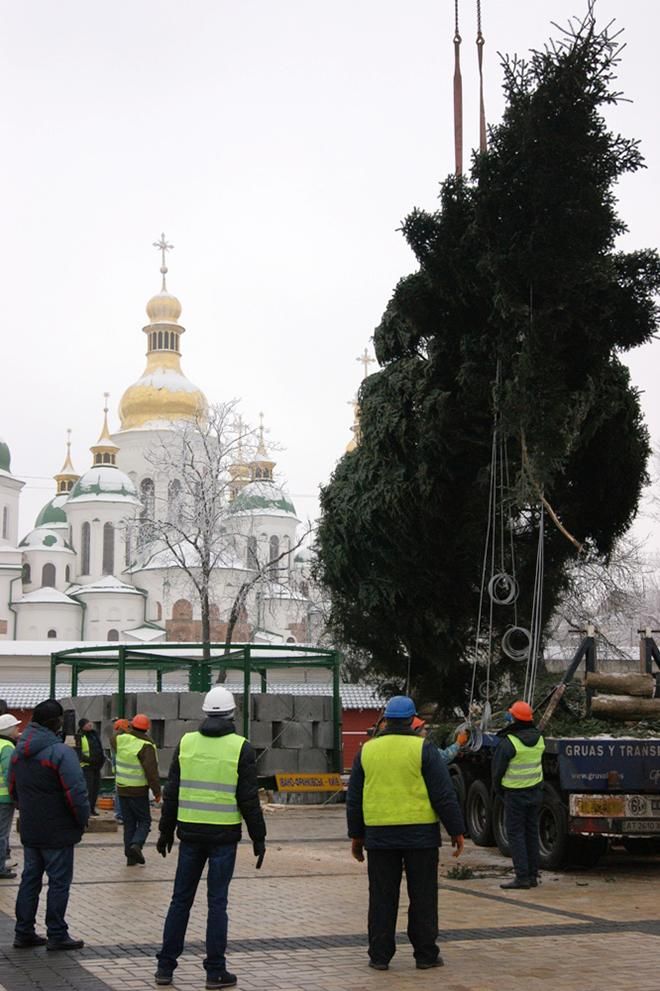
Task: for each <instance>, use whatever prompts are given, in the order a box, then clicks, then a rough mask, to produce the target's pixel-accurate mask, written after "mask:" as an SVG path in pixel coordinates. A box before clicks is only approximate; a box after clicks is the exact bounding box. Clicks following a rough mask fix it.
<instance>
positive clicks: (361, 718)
mask: <svg viewBox="0 0 660 991" xmlns="http://www.w3.org/2000/svg"><path fill="white" fill-rule="evenodd" d="M380 715H382V709H344V710H343V711H342V731H341V738H342V746H343V748H344V754H343V756H344V770H345V771H350V769H351V767H352V766H353V758H354V757H355V755H356V753H357V752H358V750H359V749H360V747H361V746H362V744H363V743H364V742H365V740H368V739H369V737H368V736H367V730H369V729H371V727H372V726H374V724H375V722H376V720H377V719H378V718H379V716H380Z"/></svg>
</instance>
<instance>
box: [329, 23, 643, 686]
mask: <svg viewBox="0 0 660 991" xmlns="http://www.w3.org/2000/svg"><path fill="white" fill-rule="evenodd" d="M618 52H619V49H618V44H617V41H616V39H615V38H614V39H613V38H611V37H610V36H609V35H608V32H607V31H604V32H599V31H598V30H596V28H595V26H594V22H593V19H592V17H591V16H590V17H588V18H587V19H586V20H585V21H584V22H583V23H582V24H580V25H578V26H577V27H576V29H575V30H571V31H570V32H568V33H567V34H566V36H565V37H564V39H563V41H561V42H559V43H556V44H552V45H550V46H549V47H548V48H547V49H546V50H544V51H541V52H534V53H532V55H531V57H530V59H529V61H528V62H521V61H518V60H505V62H504V89H505V95H506V111H505V114H504V118H503V122H502V123H501V124H500V125H499V126H498V127H495V128H494V129H493V130H492V132H491V135H490V147H489V150H488V151H487V152H486V153H485V154H482V155H479V156H477V157H476V158H475V161H474V164H473V168H472V173H471V176H470V178H469V179H460V178H456V177H453V176H452V177H450V178H449V179H447V181H446V182H445V183H444V184H443V186H442V190H441V196H440V209H439V210H438V211H437V212H436V213H433V214H429V213H426V212H423V211H420V210H414V211H413V213H412V214H411V215H410V216H409V217H408V218H407V220H406V221H405V222H404V225H403V231H404V234H405V237H406V239H407V241H408V243H409V245H410V246H411V248H412V250H413V251H414V253H415V256H416V258H417V260H418V263H419V268H418V270H417V271H416V272H415V273H414V274H413V275H410V276H408V277H406V278H404V279H402V280H401V282H400V283H399V284H398V286H397V287H396V290H395V292H394V295H393V297H392V299H391V301H390V303H389V304H388V306H387V309H386V311H385V314H384V316H383V319H382V322H381V324H380V326H379V327H378V328H377V330H376V332H375V338H374V340H375V347H376V355H377V358H378V361H379V364H380V371H378V372H377V373H375V374H373V375H371V376H370V377H369V378H368V379H367V380H366V381H365V382H364V384H363V386H362V391H361V395H360V407H361V434H362V436H361V442H360V444H359V446H358V447H357V449H356V450H355V451H354V452H352V453H350V454H347V455H346V456H345V457H344V458H342V460H341V461H340V462H339V464H338V466H337V469H336V471H335V473H334V475H333V478H332V480H331V481H330V483H329V485H328V486H327V487H326V488H325V489H324V490H323V493H322V519H321V523H320V527H319V535H318V550H319V569H318V573H319V577H320V579H321V580H322V581H323V583H324V584H325V586H326V588H327V589H328V591H329V594H330V597H331V603H332V613H331V618H332V628H333V630H334V632H335V634H336V636H337V637H338V638H339V639H340V640H341V641H343V642H344V643H345V644H347V645H349V646H351V647H354V648H356V649H359V650H361V651H367V652H368V653H369V655H370V656H371V657H372V658H373V671H374V672H376V673H379V674H381V675H386V676H391V677H393V678H395V679H399V680H400V681H401V682H404V681H405V679H406V677H407V676H408V675H409V676H410V684H411V687H412V688H413V689H414V690H416V691H417V693H418V694H419V695H422V696H424V697H425V698H433V699H437V700H441V701H444V702H446V703H450V702H451V703H455V702H457V701H462V700H464V699H465V686H466V683H467V682H468V679H469V665H468V663H467V659H468V658H469V656H470V655H471V653H472V650H473V645H474V635H475V622H476V616H477V607H478V599H479V589H480V581H481V566H482V555H483V548H484V534H485V526H486V519H487V515H488V508H487V507H488V487H489V465H490V458H491V440H492V432H493V418H494V412H495V408H497V412H498V416H499V418H500V424H501V431H502V435H503V436H505V437H506V438H507V441H508V449H509V456H510V461H511V463H510V469H511V487H510V490H509V491H508V496H509V498H510V500H511V509H512V517H513V520H514V527H515V540H516V545H517V556H518V561H519V572H518V573H519V579H520V583H521V599H520V603H519V605H520V612H521V617H522V620H523V622H525V625H528V624H529V610H530V605H531V589H532V578H533V572H534V558H535V549H536V540H537V535H536V531H535V528H536V525H537V521H538V516H537V512H536V508H535V507H536V506H537V505H538V499H539V496H540V494H541V493H544V494H545V496H546V498H547V500H548V501H549V502H550V503H551V504H552V506H553V508H554V509H555V510H556V512H557V513H558V514H559V516H560V517H561V520H562V521H563V523H564V525H565V527H566V528H567V529H568V530H569V531H570V532H571V533H573V534H575V535H576V537H577V538H578V539H579V541H580V542H582V543H585V544H586V545H588V546H590V547H591V548H592V549H593V552H595V553H599V554H601V555H605V556H606V555H608V554H609V553H610V552H611V550H612V546H613V543H614V541H615V540H616V539H617V537H619V536H620V535H621V534H623V533H624V531H625V530H626V529H627V527H628V526H629V525H630V523H631V521H632V519H633V517H634V515H635V512H636V509H637V505H638V500H639V497H640V492H641V488H642V486H643V484H644V482H645V480H646V463H647V459H648V456H649V442H648V435H647V431H646V428H645V426H644V423H643V419H642V415H641V412H640V406H639V399H638V395H637V393H636V391H635V389H634V388H633V387H632V386H631V384H630V381H629V375H628V371H627V369H626V367H625V366H624V365H623V364H622V363H621V360H620V358H619V355H620V354H621V353H622V352H624V351H626V350H627V349H629V348H632V347H635V346H637V345H640V344H642V343H644V342H645V341H648V340H649V339H650V338H651V336H652V335H653V333H654V331H655V329H656V321H657V318H658V312H657V309H656V303H655V294H656V293H657V290H658V287H659V286H660V259H659V257H658V255H657V254H656V252H655V251H637V252H627V253H626V252H621V251H618V250H617V249H616V239H617V237H618V236H619V235H620V234H621V233H622V232H623V231H624V230H625V226H624V224H623V222H622V221H621V219H620V218H619V217H618V215H617V212H616V199H615V194H614V187H615V184H616V182H617V180H618V179H619V177H620V176H621V175H623V174H624V173H627V172H635V171H636V170H638V169H639V168H640V167H641V166H642V159H641V156H640V152H639V149H638V145H637V142H636V141H633V140H628V139H626V138H623V137H621V136H619V135H617V134H614V133H612V132H611V131H610V130H609V129H608V127H607V126H606V123H605V121H604V118H603V109H604V108H605V107H606V106H607V105H608V104H613V103H615V102H616V100H617V96H618V94H617V93H616V92H615V91H614V89H613V80H614V78H615V69H616V64H617V60H618ZM498 367H499V369H500V384H499V386H496V382H495V379H496V369H497V368H498ZM525 452H526V453H525ZM574 556H575V548H574V547H573V546H572V545H571V544H570V543H569V542H568V541H567V540H566V538H565V537H564V536H563V535H562V534H561V533H560V532H559V530H558V529H557V528H556V527H554V526H553V525H552V524H551V523H549V522H547V521H546V534H545V583H544V618H545V619H547V618H548V616H549V614H550V613H551V612H552V610H553V609H554V607H555V605H556V603H557V601H558V597H559V596H560V595H561V593H562V590H563V587H564V575H565V570H566V566H567V563H568V562H569V560H571V559H573V558H574ZM495 621H496V624H497V622H502V623H504V622H505V621H508V619H506V620H505V617H502V618H501V620H500V619H498V617H497V615H496V617H495Z"/></svg>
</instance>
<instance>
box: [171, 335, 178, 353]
mask: <svg viewBox="0 0 660 991" xmlns="http://www.w3.org/2000/svg"><path fill="white" fill-rule="evenodd" d="M172 350H173V351H178V350H179V335H178V334H172Z"/></svg>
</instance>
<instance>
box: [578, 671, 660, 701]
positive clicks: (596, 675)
mask: <svg viewBox="0 0 660 991" xmlns="http://www.w3.org/2000/svg"><path fill="white" fill-rule="evenodd" d="M584 683H585V685H586V687H587V688H593V689H595V691H597V692H607V693H608V695H635V696H639V697H640V698H645V699H652V698H653V694H654V692H655V678H654V677H653V675H652V674H626V673H623V672H621V673H619V674H604V673H602V672H600V671H589V672H588V673H587V676H586V678H585V680H584Z"/></svg>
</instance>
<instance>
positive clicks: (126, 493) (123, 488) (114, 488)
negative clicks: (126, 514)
mask: <svg viewBox="0 0 660 991" xmlns="http://www.w3.org/2000/svg"><path fill="white" fill-rule="evenodd" d="M97 500H100V501H101V502H131V503H134V504H135V505H139V504H140V500H139V499H138V495H137V491H136V489H135V486H134V485H133V482H132V481H131V480H130V478H129V477H128V475H125V474H124V473H123V471H120V470H119V468H115V467H114V465H94V466H93V467H92V468H90V469H89V470H88V471H86V472H85V474H84V475H81V477H80V478H79V479H78V481H77V482H76V484H75V485H74V486H73V488H72V490H71V494H70V495H69V498H68V500H67V502H68V504H72V503H75V502H89V501H97Z"/></svg>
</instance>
